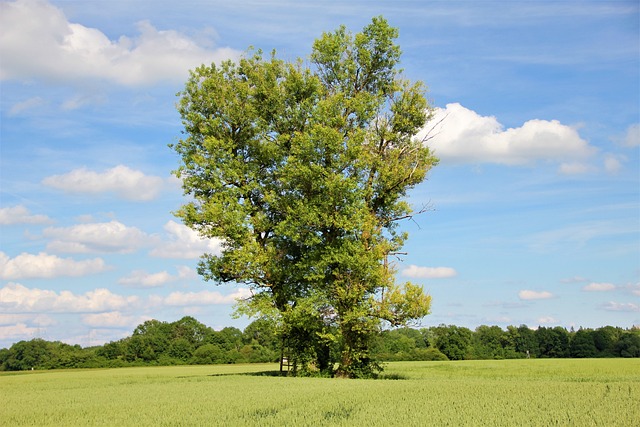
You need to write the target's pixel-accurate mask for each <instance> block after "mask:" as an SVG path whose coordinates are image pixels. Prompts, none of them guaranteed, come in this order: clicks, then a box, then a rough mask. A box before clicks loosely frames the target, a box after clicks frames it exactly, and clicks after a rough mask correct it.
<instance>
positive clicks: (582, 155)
mask: <svg viewBox="0 0 640 427" xmlns="http://www.w3.org/2000/svg"><path fill="white" fill-rule="evenodd" d="M434 125H435V127H434ZM428 136H429V137H430V139H428V140H427V142H426V143H427V145H429V146H430V147H431V148H432V149H433V150H434V151H435V154H436V155H437V156H438V157H440V158H441V159H442V160H444V161H447V162H451V163H495V164H502V165H508V166H521V165H531V164H534V163H536V162H538V161H571V162H572V164H573V166H572V167H571V171H572V172H575V171H576V168H577V166H576V164H580V161H583V160H586V159H587V158H589V157H590V156H591V155H593V154H594V153H595V152H596V149H595V148H594V147H592V146H591V145H589V143H588V142H587V141H585V140H584V139H582V138H581V137H580V135H579V134H578V132H577V131H576V130H575V129H574V128H572V127H569V126H566V125H563V124H562V123H560V122H559V121H557V120H551V121H549V120H537V119H534V120H529V121H527V122H525V123H524V124H523V125H522V126H520V127H517V128H509V129H504V126H503V125H502V124H500V123H499V122H498V120H497V119H496V118H495V117H493V116H481V115H479V114H478V113H476V112H475V111H472V110H469V109H467V108H465V107H463V106H462V105H460V104H458V103H452V104H447V106H446V108H436V111H435V115H434V118H433V120H431V121H430V122H429V123H427V126H426V127H425V128H424V129H423V130H422V131H421V132H420V133H419V134H418V137H419V138H425V137H428ZM567 167H568V166H565V170H566V169H567ZM580 172H582V170H580Z"/></svg>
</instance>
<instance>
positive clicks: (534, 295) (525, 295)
mask: <svg viewBox="0 0 640 427" xmlns="http://www.w3.org/2000/svg"><path fill="white" fill-rule="evenodd" d="M518 297H519V298H520V299H523V300H535V299H549V298H553V294H552V293H551V292H548V291H540V292H538V291H530V290H528V289H523V290H521V291H520V292H518Z"/></svg>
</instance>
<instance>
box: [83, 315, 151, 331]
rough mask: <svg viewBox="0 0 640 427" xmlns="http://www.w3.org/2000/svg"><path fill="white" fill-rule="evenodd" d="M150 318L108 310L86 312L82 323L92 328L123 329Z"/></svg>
mask: <svg viewBox="0 0 640 427" xmlns="http://www.w3.org/2000/svg"><path fill="white" fill-rule="evenodd" d="M150 319H151V318H150V317H148V316H129V315H126V314H122V313H121V312H119V311H108V312H105V313H90V314H84V315H83V316H82V323H84V324H85V325H87V326H91V327H92V328H105V329H111V328H115V329H121V328H133V327H135V326H137V325H139V324H141V323H144V322H145V321H146V320H150Z"/></svg>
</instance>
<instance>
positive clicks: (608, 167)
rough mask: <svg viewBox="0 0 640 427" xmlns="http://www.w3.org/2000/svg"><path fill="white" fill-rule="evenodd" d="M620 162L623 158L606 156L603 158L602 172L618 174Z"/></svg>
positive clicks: (611, 155) (620, 167) (620, 166)
mask: <svg viewBox="0 0 640 427" xmlns="http://www.w3.org/2000/svg"><path fill="white" fill-rule="evenodd" d="M622 160H624V157H620V156H615V155H613V154H607V155H606V156H604V170H605V171H607V172H608V173H612V174H615V173H618V172H620V170H621V169H622Z"/></svg>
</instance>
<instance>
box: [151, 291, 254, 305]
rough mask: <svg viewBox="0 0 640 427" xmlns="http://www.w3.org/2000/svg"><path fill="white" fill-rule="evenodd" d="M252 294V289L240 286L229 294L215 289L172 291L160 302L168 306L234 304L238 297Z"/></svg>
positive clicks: (246, 296)
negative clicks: (223, 293)
mask: <svg viewBox="0 0 640 427" xmlns="http://www.w3.org/2000/svg"><path fill="white" fill-rule="evenodd" d="M249 296H251V291H249V290H248V289H245V288H240V289H238V290H237V291H236V292H233V293H232V294H229V295H222V294H221V293H220V292H215V291H200V292H172V293H171V294H169V295H168V296H167V297H165V298H162V299H161V300H160V302H161V303H162V305H168V306H180V307H184V306H195V305H219V304H233V303H235V302H236V301H237V300H238V299H242V298H248V297H249Z"/></svg>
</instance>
